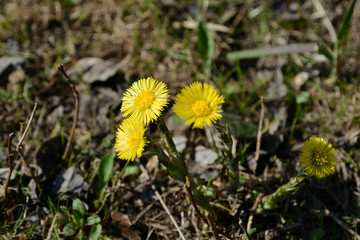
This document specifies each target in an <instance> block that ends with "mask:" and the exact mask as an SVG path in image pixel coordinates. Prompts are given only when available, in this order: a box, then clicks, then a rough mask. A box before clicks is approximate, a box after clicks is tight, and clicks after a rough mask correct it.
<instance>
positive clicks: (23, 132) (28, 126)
mask: <svg viewBox="0 0 360 240" xmlns="http://www.w3.org/2000/svg"><path fill="white" fill-rule="evenodd" d="M36 107H37V102H35V105H34V108H33V110H32V112H31V115H30V119H29V121H28V123H27V125H26V128H25V130H24V131H22V130H21V131H22V133H21V134H22V135H21V138H20V141H19V143H18V144H17V145H16V152H18V153H19V155H20V159H21V162H22V164H23V166H24V169H25V174H26V175H27V176H29V177H31V176H32V174H31V173H30V172H29V170H28V166H27V163H26V161H25V158H24V155H23V152H22V144H23V141H24V139H25V137H26V134H27V132H28V131H29V128H30V124H31V122H32V120H33V118H34V115H35V111H36Z"/></svg>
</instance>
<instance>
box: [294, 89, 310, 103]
mask: <svg viewBox="0 0 360 240" xmlns="http://www.w3.org/2000/svg"><path fill="white" fill-rule="evenodd" d="M309 98H310V95H309V93H308V92H301V93H300V94H299V95H298V96H297V97H296V103H297V104H301V103H306V102H307V101H308V100H309Z"/></svg>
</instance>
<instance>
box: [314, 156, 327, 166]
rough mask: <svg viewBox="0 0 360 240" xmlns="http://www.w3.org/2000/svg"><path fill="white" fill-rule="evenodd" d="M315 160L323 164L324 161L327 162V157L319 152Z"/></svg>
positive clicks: (318, 163)
mask: <svg viewBox="0 0 360 240" xmlns="http://www.w3.org/2000/svg"><path fill="white" fill-rule="evenodd" d="M315 162H316V164H317V165H319V166H321V165H323V164H324V163H327V160H326V157H324V156H323V155H322V154H317V155H316V156H315Z"/></svg>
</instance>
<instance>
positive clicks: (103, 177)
mask: <svg viewBox="0 0 360 240" xmlns="http://www.w3.org/2000/svg"><path fill="white" fill-rule="evenodd" d="M113 167H114V158H113V156H111V155H110V154H108V155H106V156H105V157H103V158H102V159H101V162H100V166H99V181H100V188H105V187H106V186H107V184H108V182H109V180H110V178H111V175H112V171H113Z"/></svg>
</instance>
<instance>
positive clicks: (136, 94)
mask: <svg viewBox="0 0 360 240" xmlns="http://www.w3.org/2000/svg"><path fill="white" fill-rule="evenodd" d="M168 99H169V93H168V89H167V86H166V84H165V83H163V82H160V81H158V80H155V79H153V78H152V77H148V78H142V79H140V80H138V81H136V82H134V83H133V84H132V85H131V87H130V88H129V89H128V90H127V91H126V92H125V94H124V97H123V99H122V100H123V103H122V107H121V112H123V114H124V117H129V116H132V117H134V118H136V119H139V120H140V121H142V122H143V123H144V124H148V123H150V122H152V121H154V120H156V119H157V118H158V117H159V116H160V115H161V111H162V110H163V108H164V107H165V106H166V105H167V103H168Z"/></svg>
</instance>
